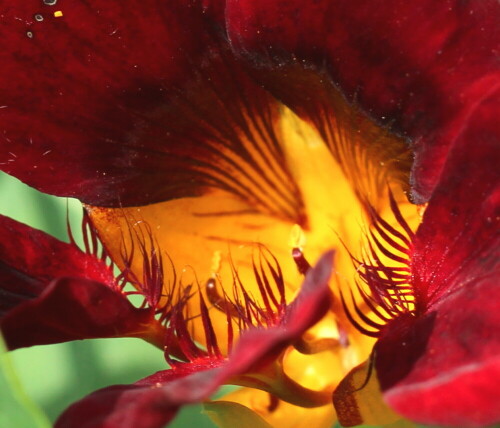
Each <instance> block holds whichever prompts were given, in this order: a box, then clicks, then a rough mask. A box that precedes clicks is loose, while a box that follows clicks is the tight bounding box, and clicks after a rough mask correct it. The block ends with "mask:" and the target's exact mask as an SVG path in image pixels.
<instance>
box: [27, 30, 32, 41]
mask: <svg viewBox="0 0 500 428" xmlns="http://www.w3.org/2000/svg"><path fill="white" fill-rule="evenodd" d="M26 35H27V36H28V37H29V38H30V39H32V38H33V31H26Z"/></svg>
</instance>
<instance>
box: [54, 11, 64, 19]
mask: <svg viewBox="0 0 500 428" xmlns="http://www.w3.org/2000/svg"><path fill="white" fill-rule="evenodd" d="M61 16H63V13H62V10H56V11H55V12H54V17H55V18H60V17H61Z"/></svg>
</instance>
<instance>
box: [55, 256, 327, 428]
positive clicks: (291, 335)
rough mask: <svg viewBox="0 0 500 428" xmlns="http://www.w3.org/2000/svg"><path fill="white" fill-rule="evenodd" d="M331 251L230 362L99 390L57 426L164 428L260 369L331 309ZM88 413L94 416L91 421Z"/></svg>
mask: <svg viewBox="0 0 500 428" xmlns="http://www.w3.org/2000/svg"><path fill="white" fill-rule="evenodd" d="M332 258H333V257H332V253H327V254H325V255H324V256H323V258H322V259H321V260H320V261H319V262H318V264H317V265H316V267H314V268H313V269H311V271H310V272H309V273H308V274H307V276H306V279H305V281H304V284H303V287H302V289H301V291H300V293H299V295H298V296H297V299H296V300H294V302H292V303H291V304H290V306H289V312H288V314H287V317H286V319H284V320H283V322H282V324H280V325H278V326H276V327H272V328H269V329H260V328H259V329H257V328H256V329H252V330H248V331H246V332H244V333H242V335H241V337H240V340H239V342H238V344H237V345H236V347H235V349H234V350H233V352H232V353H231V355H230V357H229V359H228V360H227V361H224V360H222V359H218V360H210V359H207V360H200V361H199V362H193V363H185V364H176V365H175V366H174V368H173V369H171V370H166V371H161V372H158V373H155V374H154V375H152V376H149V377H147V378H145V379H143V380H141V381H139V382H137V383H136V384H135V385H130V386H128V387H127V386H123V385H118V386H113V387H109V388H105V389H102V390H100V391H96V392H94V393H93V394H91V395H89V396H88V397H86V398H84V399H82V400H81V401H79V402H77V403H75V404H73V405H72V406H71V407H69V408H68V410H66V412H65V413H64V414H63V415H62V416H61V417H60V419H59V421H58V422H57V423H56V427H57V428H69V427H71V428H98V427H100V428H104V427H106V428H115V427H116V428H123V427H134V428H156V427H158V428H161V427H162V426H163V424H165V423H166V422H167V421H168V420H170V419H171V418H172V417H173V415H174V414H175V412H176V411H177V409H178V408H179V407H180V406H182V405H185V404H189V403H194V402H199V401H202V400H204V399H207V398H208V397H209V396H210V395H211V394H212V393H214V392H215V391H216V390H217V388H218V387H219V386H220V385H221V384H223V383H224V382H228V381H230V380H231V379H233V380H234V379H237V378H238V376H240V375H244V374H247V373H251V372H253V371H258V369H259V368H260V367H262V366H263V365H266V364H267V363H269V362H271V361H272V360H273V359H274V358H276V356H277V355H279V354H280V353H281V352H282V351H283V350H284V349H285V348H286V347H287V346H288V345H290V344H291V343H293V341H294V340H296V339H297V338H299V337H300V336H301V335H302V334H303V333H304V332H305V331H306V330H307V329H308V328H309V327H311V325H312V324H314V323H315V322H317V321H318V320H319V319H320V318H322V316H323V315H324V314H325V313H326V311H327V310H328V308H329V306H330V290H329V288H328V280H329V278H330V275H331V268H332ZM87 415H91V417H90V421H88V420H89V417H88V416H87Z"/></svg>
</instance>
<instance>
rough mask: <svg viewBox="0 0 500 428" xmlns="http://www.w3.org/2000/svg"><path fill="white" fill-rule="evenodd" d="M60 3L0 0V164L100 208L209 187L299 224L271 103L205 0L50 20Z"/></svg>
mask: <svg viewBox="0 0 500 428" xmlns="http://www.w3.org/2000/svg"><path fill="white" fill-rule="evenodd" d="M58 8H59V5H57V6H56V7H51V6H46V5H43V3H42V2H41V1H40V0H29V1H26V2H22V3H16V4H12V5H11V4H9V5H4V6H1V7H0V14H1V15H2V26H1V27H0V39H1V40H3V41H4V42H5V43H4V46H3V49H2V50H1V52H0V62H1V63H2V70H1V71H0V88H1V89H0V90H1V92H2V101H1V103H2V107H3V108H1V109H0V129H1V130H2V131H1V132H2V133H1V138H0V144H2V153H1V155H0V166H1V167H2V169H3V170H4V171H6V172H8V173H9V174H12V175H14V176H16V177H18V178H20V179H21V180H22V181H25V182H26V183H28V184H30V185H32V186H34V187H36V188H38V189H39V190H41V191H44V192H47V193H54V194H57V195H64V196H74V197H77V198H79V199H80V200H82V201H84V202H87V203H91V204H93V205H98V206H123V205H144V204H147V203H152V202H158V201H163V200H168V199H172V198H178V197H183V196H195V195H199V194H202V193H204V192H205V191H207V189H213V188H217V189H220V190H223V191H227V192H229V193H231V194H233V195H235V196H237V197H239V198H242V199H244V200H245V201H247V202H249V203H251V204H252V205H253V206H254V207H257V208H260V209H262V210H265V211H267V212H271V213H272V214H275V215H281V216H282V217H283V216H285V217H292V219H293V221H295V222H297V221H298V218H297V217H298V216H299V215H300V212H299V211H300V208H301V202H300V194H299V192H298V190H297V188H296V186H295V185H294V182H293V180H292V179H291V176H290V174H289V172H288V171H287V170H286V163H285V162H284V155H283V153H282V151H281V148H280V146H279V145H278V144H277V136H276V131H275V130H274V128H273V125H274V118H275V117H276V115H277V114H278V109H277V108H278V107H277V105H276V103H275V102H274V101H272V99H271V97H270V96H269V95H268V94H266V93H265V92H264V91H263V90H262V88H260V87H259V86H258V85H257V84H255V83H254V82H253V81H252V80H251V79H250V78H249V77H248V76H247V75H246V73H245V72H244V70H243V68H242V66H241V65H240V64H239V63H238V62H237V61H236V59H235V58H234V57H233V55H232V53H231V52H230V50H229V45H228V44H227V42H226V41H225V40H224V39H222V38H221V36H220V35H219V33H218V32H217V31H216V30H214V29H213V25H209V24H208V23H207V22H206V17H205V15H204V14H203V9H202V7H201V5H199V4H196V3H192V2H184V1H182V0H174V1H169V2H164V1H160V0H133V1H128V2H127V3H123V2H109V1H105V0H97V1H93V2H92V3H91V4H89V3H88V2H86V1H83V0H78V1H72V2H68V3H65V4H62V5H61V6H60V12H62V16H60V17H55V16H54V12H55V11H56V10H58ZM37 14H39V15H40V16H39V17H38V19H37V18H36V15H37ZM40 17H42V18H43V20H41V21H40Z"/></svg>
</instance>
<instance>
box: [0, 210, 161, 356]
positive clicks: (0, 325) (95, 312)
mask: <svg viewBox="0 0 500 428" xmlns="http://www.w3.org/2000/svg"><path fill="white" fill-rule="evenodd" d="M0 315H1V317H0V329H1V331H2V334H3V336H4V338H5V341H6V344H7V346H8V347H9V348H10V349H16V348H20V347H25V346H33V345H42V344H49V343H58V342H65V341H68V340H76V339H85V338H95V337H116V336H134V337H142V338H144V339H146V340H150V341H152V342H155V341H156V342H158V341H159V342H161V328H160V327H159V326H158V325H157V323H156V321H155V320H154V314H153V312H152V310H149V309H137V308H135V307H134V306H133V305H132V304H131V303H130V302H129V301H128V300H127V298H126V296H125V295H124V294H123V293H122V292H121V290H120V289H119V287H118V286H117V284H116V283H115V279H114V276H113V273H112V270H111V268H109V267H108V266H107V265H106V263H105V262H104V261H103V260H101V259H99V258H97V257H95V256H94V255H92V254H87V253H84V252H83V251H81V250H80V249H79V248H78V247H77V246H76V245H73V244H66V243H64V242H61V241H58V240H57V239H55V238H53V237H52V236H50V235H47V234H46V233H44V232H41V231H39V230H36V229H33V228H31V227H29V226H26V225H25V224H22V223H19V222H17V221H15V220H12V219H10V218H8V217H4V216H0Z"/></svg>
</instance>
